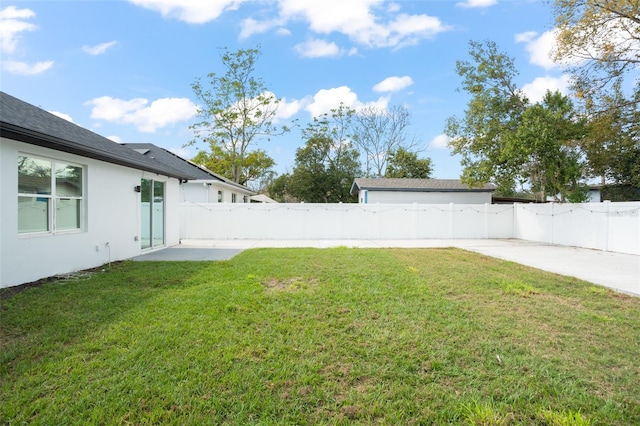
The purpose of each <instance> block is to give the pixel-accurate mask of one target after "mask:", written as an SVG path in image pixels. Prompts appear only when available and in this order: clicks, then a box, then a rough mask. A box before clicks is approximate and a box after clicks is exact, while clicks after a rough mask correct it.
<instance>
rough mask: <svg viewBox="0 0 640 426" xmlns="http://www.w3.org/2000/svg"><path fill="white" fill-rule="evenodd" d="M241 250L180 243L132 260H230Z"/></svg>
mask: <svg viewBox="0 0 640 426" xmlns="http://www.w3.org/2000/svg"><path fill="white" fill-rule="evenodd" d="M241 251H242V250H241V249H232V248H206V247H185V246H181V245H180V246H175V247H168V248H165V249H162V250H157V251H152V252H149V253H145V254H143V255H140V256H137V257H134V258H133V259H132V260H134V261H136V262H143V261H211V260H229V259H232V258H233V256H235V255H236V254H238V253H240V252H241Z"/></svg>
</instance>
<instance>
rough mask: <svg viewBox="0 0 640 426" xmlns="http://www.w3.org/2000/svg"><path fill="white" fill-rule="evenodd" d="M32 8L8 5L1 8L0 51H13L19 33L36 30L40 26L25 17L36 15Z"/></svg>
mask: <svg viewBox="0 0 640 426" xmlns="http://www.w3.org/2000/svg"><path fill="white" fill-rule="evenodd" d="M35 16H36V14H35V13H34V12H33V11H32V10H30V9H18V8H16V7H15V6H8V7H5V8H4V9H2V10H0V51H2V52H4V53H13V52H15V50H16V45H17V43H18V35H19V34H20V33H21V32H23V31H35V30H36V29H37V28H38V27H37V26H36V25H34V24H32V23H29V22H25V21H24V20H25V19H30V18H33V17H35Z"/></svg>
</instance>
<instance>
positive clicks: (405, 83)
mask: <svg viewBox="0 0 640 426" xmlns="http://www.w3.org/2000/svg"><path fill="white" fill-rule="evenodd" d="M412 84H413V79H412V78H411V77H409V76H408V75H405V76H404V77H387V78H385V79H384V80H382V81H381V82H380V83H378V84H376V85H375V86H373V90H374V91H375V92H397V91H399V90H402V89H404V88H405V87H409V86H411V85H412Z"/></svg>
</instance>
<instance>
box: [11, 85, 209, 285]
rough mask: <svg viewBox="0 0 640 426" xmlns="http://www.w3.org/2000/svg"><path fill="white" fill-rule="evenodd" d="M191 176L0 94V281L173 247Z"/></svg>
mask: <svg viewBox="0 0 640 426" xmlns="http://www.w3.org/2000/svg"><path fill="white" fill-rule="evenodd" d="M196 178H197V176H193V175H192V173H190V172H188V171H185V170H180V169H174V168H172V167H170V166H167V165H165V164H162V163H160V162H158V161H155V160H154V159H152V158H148V157H147V156H144V155H142V154H140V153H138V152H136V151H134V150H132V149H131V148H128V147H126V146H123V145H120V144H117V143H115V142H113V141H111V140H109V139H107V138H104V137H102V136H100V135H98V134H96V133H93V132H91V131H89V130H87V129H84V128H82V127H80V126H78V125H76V124H73V123H71V122H69V121H67V120H64V119H62V118H59V117H57V116H55V115H53V114H50V113H48V112H46V111H44V110H42V109H40V108H38V107H35V106H33V105H30V104H28V103H26V102H23V101H21V100H19V99H17V98H15V97H13V96H11V95H8V94H6V93H4V92H0V191H1V192H0V206H1V208H0V287H9V286H14V285H18V284H22V283H26V282H30V281H35V280H38V279H40V278H45V277H50V276H54V275H58V274H65V273H70V272H73V271H78V270H83V269H88V268H92V267H96V266H100V265H103V264H105V263H107V262H110V261H116V260H122V259H128V258H131V257H134V256H137V255H139V254H141V253H142V252H143V251H147V250H153V249H156V248H159V247H165V246H171V245H175V244H178V243H179V235H180V233H179V232H180V230H179V226H180V218H179V211H178V209H179V203H180V192H181V183H182V182H186V181H187V180H191V179H196Z"/></svg>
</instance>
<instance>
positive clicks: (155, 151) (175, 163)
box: [123, 143, 249, 191]
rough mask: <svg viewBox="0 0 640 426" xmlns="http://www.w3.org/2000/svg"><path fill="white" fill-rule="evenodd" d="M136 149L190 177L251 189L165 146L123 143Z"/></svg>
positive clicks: (246, 189)
mask: <svg viewBox="0 0 640 426" xmlns="http://www.w3.org/2000/svg"><path fill="white" fill-rule="evenodd" d="M123 145H124V146H127V147H129V148H131V149H133V150H134V151H137V152H139V153H141V154H143V155H144V156H145V157H148V158H151V159H153V160H155V161H158V162H160V163H162V164H164V165H167V166H169V167H172V168H174V169H176V170H180V171H181V172H183V173H185V174H188V175H189V176H192V177H190V178H189V179H197V180H219V181H221V182H224V183H226V184H229V185H232V186H235V187H237V188H239V189H243V190H245V191H248V190H249V189H248V188H246V187H245V186H243V185H240V184H239V183H236V182H233V181H231V180H229V179H227V178H225V177H224V176H220V175H218V174H216V173H213V172H212V171H210V170H207V169H205V168H202V167H200V166H198V165H196V164H194V163H192V162H191V161H189V160H185V159H184V158H182V157H179V156H177V155H176V154H174V153H173V152H171V151H168V150H166V149H164V148H161V147H159V146H156V145H154V144H151V143H126V144H123Z"/></svg>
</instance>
